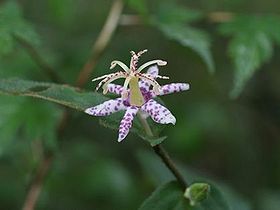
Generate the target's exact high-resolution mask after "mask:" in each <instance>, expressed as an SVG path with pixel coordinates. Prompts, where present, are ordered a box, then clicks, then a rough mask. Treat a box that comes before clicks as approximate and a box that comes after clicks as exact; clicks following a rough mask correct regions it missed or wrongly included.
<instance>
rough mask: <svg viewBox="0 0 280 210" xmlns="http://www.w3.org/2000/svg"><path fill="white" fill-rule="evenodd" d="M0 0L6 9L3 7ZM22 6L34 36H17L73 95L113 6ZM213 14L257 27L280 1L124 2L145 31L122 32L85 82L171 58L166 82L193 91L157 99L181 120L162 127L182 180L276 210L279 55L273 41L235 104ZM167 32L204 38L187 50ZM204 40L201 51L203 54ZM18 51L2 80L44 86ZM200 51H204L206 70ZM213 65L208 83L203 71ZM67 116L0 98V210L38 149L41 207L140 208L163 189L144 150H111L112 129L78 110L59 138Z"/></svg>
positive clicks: (2, 61) (3, 68)
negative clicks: (198, 180)
mask: <svg viewBox="0 0 280 210" xmlns="http://www.w3.org/2000/svg"><path fill="white" fill-rule="evenodd" d="M0 2H1V4H0V7H1V8H2V7H4V6H5V3H6V2H7V1H0ZM17 3H18V5H19V7H20V8H21V10H22V18H23V20H24V21H26V24H27V23H28V27H30V31H28V30H29V28H28V27H27V26H24V27H27V29H26V28H23V31H20V32H18V33H19V34H20V35H22V36H23V37H25V38H26V37H27V39H28V38H29V39H30V40H29V41H30V42H31V43H32V44H33V45H34V46H35V47H36V49H37V50H38V51H39V52H40V54H41V55H42V57H43V58H44V59H45V60H46V62H47V63H49V65H50V66H53V67H54V69H55V70H56V73H57V74H58V75H59V76H60V77H61V78H63V80H64V81H65V83H68V84H71V85H74V84H75V81H76V79H77V75H78V73H79V71H80V69H81V68H82V67H83V65H84V63H85V61H86V60H87V58H88V57H89V55H90V51H91V47H92V45H93V44H94V42H95V40H96V39H97V37H98V34H99V32H100V30H101V29H102V26H103V24H104V22H105V20H106V18H107V15H108V13H109V10H110V7H111V5H112V3H113V1H95V0H76V1H74V0H18V1H17ZM171 8H172V9H171ZM177 10H178V12H177ZM12 11H13V10H11V11H8V12H7V13H8V14H12ZM220 11H223V12H230V14H234V15H238V14H243V15H247V16H257V17H262V15H264V16H266V15H271V14H276V15H277V13H279V11H280V2H278V1H273V0H266V1H263V0H255V1H252V0H247V1H241V0H224V1H218V0H210V1H201V0H198V1H190V0H184V1H183V0H181V1H176V2H175V1H172V0H165V1H159V0H155V1H148V0H147V1H140V0H137V1H133V0H130V1H129V2H125V6H124V10H123V14H125V15H138V16H139V17H140V20H141V22H140V23H136V24H131V25H127V24H119V25H118V27H117V29H116V32H115V33H114V35H113V37H112V39H111V41H110V43H109V44H108V46H107V48H106V49H105V51H104V53H103V54H102V56H101V57H100V59H99V60H98V63H97V65H96V67H95V68H94V70H93V73H92V74H91V78H94V77H97V76H100V75H103V74H106V73H109V72H110V71H111V70H109V66H110V62H111V61H112V60H114V59H117V60H121V61H123V62H125V63H128V62H129V59H130V54H129V51H130V50H135V51H138V50H142V49H146V48H147V49H148V50H149V52H148V53H146V54H145V55H143V57H141V62H145V61H148V60H152V59H156V58H160V59H163V60H167V61H168V65H167V66H166V67H163V68H161V70H162V71H161V74H162V75H168V76H170V81H171V82H188V83H190V84H191V89H190V91H187V92H183V93H179V94H173V95H170V96H165V97H163V98H162V100H163V101H164V103H165V104H166V106H167V107H168V108H169V109H170V110H171V111H172V113H173V114H174V115H175V116H176V118H177V124H176V125H175V126H171V125H168V126H167V127H166V128H165V130H164V131H163V134H162V135H166V136H168V138H167V139H166V140H165V141H164V143H163V144H164V146H165V147H166V149H167V150H168V151H169V153H170V155H171V156H172V158H174V159H175V160H176V162H178V164H179V165H180V166H182V168H183V170H186V176H187V177H188V175H189V176H194V177H196V175H193V174H199V176H202V177H207V178H208V179H211V180H214V181H216V182H218V183H220V184H221V185H226V186H228V187H229V188H230V189H231V191H232V192H234V194H238V196H239V197H241V198H242V202H244V205H248V206H251V209H256V210H278V209H279V208H280V207H279V206H280V189H279V187H280V88H279V84H280V71H279V65H280V50H279V47H278V46H277V41H275V42H276V45H273V44H274V42H271V45H272V46H271V52H270V54H271V55H270V56H269V58H270V59H263V60H262V61H261V62H260V64H259V65H256V66H254V67H253V68H252V69H253V70H254V71H253V72H254V74H253V73H252V74H251V76H248V78H249V77H250V79H248V82H246V84H244V85H241V86H242V92H241V90H240V94H237V95H239V96H238V97H235V99H232V97H230V92H231V91H232V88H233V86H234V84H235V83H234V81H235V79H236V74H235V73H236V70H235V69H236V66H235V65H234V61H233V60H234V59H231V58H232V57H231V56H230V54H228V52H229V45H230V43H231V39H232V36H224V33H222V32H221V30H220V29H219V28H220V27H221V25H222V24H223V23H224V20H223V18H222V19H221V20H218V21H215V20H214V21H213V20H211V14H213V13H215V12H220ZM169 12H172V13H170V14H169ZM0 14H1V13H0ZM188 14H189V16H190V17H188ZM15 16H16V15H15ZM0 17H2V16H1V15H0ZM248 19H249V17H248ZM261 19H262V18H261ZM3 20H4V21H1V20H0V48H2V49H4V47H5V44H6V43H8V42H11V41H9V38H5V39H3V37H2V39H1V36H4V35H3V34H4V33H2V34H1V27H2V26H3V25H4V24H7V25H8V26H7V27H16V26H15V25H16V24H15V25H13V23H14V22H12V23H10V22H6V20H5V19H3ZM184 21H185V22H184ZM225 22H227V21H226V20H225ZM276 22H277V21H276ZM249 23H250V22H249ZM278 23H279V22H277V24H275V23H273V27H274V28H275V30H278V31H279V29H280V24H278ZM161 24H162V25H161ZM164 24H165V25H164ZM168 24H171V25H172V27H173V26H176V27H177V28H184V27H185V26H189V25H191V27H193V28H196V29H198V30H201V31H200V32H199V33H193V34H191V35H190V37H191V38H190V40H191V41H190V42H193V44H192V43H191V44H184V42H183V41H182V42H180V38H175V39H174V37H173V36H175V37H178V36H176V35H174V34H175V33H180V31H174V30H172V27H171V26H170V27H169V26H168ZM225 24H226V23H225ZM1 25H2V26H1ZM166 26H167V27H166ZM176 27H174V28H176ZM226 27H228V26H226ZM232 27H234V26H232ZM247 27H248V28H250V24H246V18H245V28H247ZM166 28H167V29H171V30H170V31H167V30H166ZM236 30H237V31H238V30H239V29H238V27H237V29H236ZM240 30H241V29H240ZM2 31H3V30H2ZM25 32H26V34H24V33H25ZM15 33H16V32H15ZM173 33H174V34H173ZM238 33H239V31H238ZM238 33H237V34H238ZM252 33H253V32H252ZM233 34H234V33H233ZM253 34H254V33H253ZM231 35H232V34H231ZM33 36H34V38H33ZM181 36H184V35H182V34H181ZM200 36H201V38H197V37H200ZM233 36H234V35H233ZM279 36H280V32H279ZM172 37H173V38H172ZM179 37H180V36H179ZM170 38H171V39H170ZM196 38H197V39H196ZM11 39H12V38H11ZM252 39H253V37H252ZM2 40H4V41H2ZM178 40H179V41H178ZM279 40H280V39H279ZM1 41H2V42H1ZM185 41H186V40H185ZM261 41H263V40H261ZM186 42H187V41H186ZM203 42H206V44H205V46H206V47H204V46H202V47H201V46H200V45H203ZM3 43H4V44H3ZM201 43H202V44H201ZM13 45H14V46H13V47H10V48H9V46H8V47H7V49H8V50H7V52H5V51H4V50H2V51H3V53H2V55H1V58H0V77H1V78H11V77H17V78H22V79H29V80H36V81H50V80H49V78H48V77H46V75H45V74H44V73H42V71H40V68H39V67H38V66H37V65H36V63H35V62H34V61H33V60H32V58H31V57H30V56H29V55H28V53H27V52H26V50H25V49H23V47H22V46H21V45H20V44H18V43H17V42H16V41H14V43H13ZM208 45H209V46H210V45H211V47H210V48H208ZM3 46H4V47H3ZM199 46H200V47H201V48H200V47H199ZM245 47H246V46H245ZM197 49H198V50H197ZM207 49H208V50H209V52H207ZM272 49H273V51H272ZM0 51H1V50H0ZM199 52H201V53H199ZM260 52H261V53H262V48H261V49H260ZM205 53H206V56H205ZM207 53H210V54H209V55H210V58H208V59H210V62H209V60H208V65H207V58H206V57H207V56H208V55H207ZM264 53H266V52H264ZM268 54H269V53H268ZM203 55H204V56H203ZM211 55H212V57H213V59H212V60H213V63H215V73H214V74H211V73H209V71H208V70H209V69H210V70H211V65H212V64H211ZM233 57H234V55H233ZM260 60H261V59H260ZM246 62H247V61H245V63H246ZM248 62H250V60H248ZM256 62H258V61H256ZM241 71H242V70H241ZM237 72H238V70H237ZM237 77H238V76H237ZM244 77H245V76H244ZM234 78H235V79H234ZM246 81H247V80H246ZM165 82H166V81H162V82H161V83H162V84H163V83H165ZM95 85H96V84H95V83H92V82H90V81H88V82H87V84H86V87H85V89H87V90H89V91H93V90H94V88H95ZM238 91H239V90H238ZM238 91H237V92H238ZM62 112H63V107H61V106H59V105H55V104H53V103H50V102H46V101H42V100H39V99H32V98H24V97H15V96H4V95H1V96H0V209H7V210H8V209H9V210H10V209H11V210H12V209H21V208H22V206H23V203H24V200H25V198H26V193H27V191H28V187H29V184H30V182H31V180H32V177H33V176H34V175H33V174H34V172H35V171H36V169H37V167H38V166H39V165H40V162H41V160H42V157H43V153H44V148H47V150H52V151H53V152H54V153H55V157H54V160H53V162H52V164H51V167H50V169H49V171H48V173H47V175H46V177H45V181H44V185H43V187H42V191H41V194H40V196H39V200H38V203H37V205H36V209H52V210H56V209H59V210H62V209H65V210H70V209H73V210H74V209H75V210H76V209H77V210H78V209H102V210H103V209H104V210H107V209H108V210H109V209H137V208H138V207H139V206H140V204H141V203H142V202H143V200H144V199H145V198H146V197H147V196H148V195H150V194H151V192H152V191H153V190H154V189H155V188H156V187H157V186H158V185H159V184H160V183H164V182H166V181H167V180H171V179H173V177H172V175H171V174H170V172H168V170H166V169H165V167H164V166H163V165H162V164H161V162H160V160H159V159H158V157H156V156H155V155H154V154H153V151H152V149H151V147H150V146H149V145H148V144H147V143H146V142H144V141H142V140H141V139H140V138H139V137H138V136H137V135H135V134H132V133H131V134H129V136H128V137H127V138H126V139H125V140H124V141H123V142H122V143H118V142H117V131H115V130H110V129H108V128H104V127H102V126H101V125H100V124H99V119H98V118H95V117H90V116H88V115H86V114H83V113H82V112H76V111H72V115H71V117H70V118H69V119H68V124H67V127H66V129H65V130H64V132H63V134H62V135H61V136H60V137H59V138H57V136H56V134H55V129H56V127H57V125H58V120H59V118H60V116H61V115H62ZM190 174H192V175H190ZM240 205H241V204H240ZM239 209H241V207H240V208H239V207H236V208H235V209H233V210H239Z"/></svg>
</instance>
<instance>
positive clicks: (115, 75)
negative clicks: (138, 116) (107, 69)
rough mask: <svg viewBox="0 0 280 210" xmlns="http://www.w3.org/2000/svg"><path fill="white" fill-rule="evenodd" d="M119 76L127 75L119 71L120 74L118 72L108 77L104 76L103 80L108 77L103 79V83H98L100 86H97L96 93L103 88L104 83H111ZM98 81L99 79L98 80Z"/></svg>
mask: <svg viewBox="0 0 280 210" xmlns="http://www.w3.org/2000/svg"><path fill="white" fill-rule="evenodd" d="M119 75H125V73H124V72H122V71H119V72H116V73H112V74H107V75H104V76H102V77H103V78H104V77H106V78H105V79H103V80H101V81H100V82H99V83H98V85H97V87H96V91H97V90H98V89H99V88H100V87H101V86H102V84H103V83H106V82H108V81H110V80H112V79H114V78H116V77H117V76H119ZM124 77H125V76H124ZM96 79H97V78H96Z"/></svg>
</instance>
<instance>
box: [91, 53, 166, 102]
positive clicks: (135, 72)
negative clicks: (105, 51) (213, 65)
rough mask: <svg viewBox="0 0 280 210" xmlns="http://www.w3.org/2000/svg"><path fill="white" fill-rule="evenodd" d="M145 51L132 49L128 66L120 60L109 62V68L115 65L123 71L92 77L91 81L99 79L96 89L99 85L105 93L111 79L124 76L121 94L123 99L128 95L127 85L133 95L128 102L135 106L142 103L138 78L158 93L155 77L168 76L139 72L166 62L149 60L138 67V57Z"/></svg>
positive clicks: (163, 77) (158, 87)
mask: <svg viewBox="0 0 280 210" xmlns="http://www.w3.org/2000/svg"><path fill="white" fill-rule="evenodd" d="M145 52H147V49H146V50H142V51H140V52H138V53H135V52H134V51H131V52H130V53H131V60H130V66H129V67H128V66H127V65H125V64H124V63H123V62H121V61H117V60H114V61H112V62H111V67H110V69H113V68H115V67H116V66H117V65H118V66H119V67H121V68H122V69H123V71H118V72H115V73H112V74H106V75H103V76H101V77H97V78H94V79H93V80H92V81H97V80H101V81H100V82H99V84H98V85H97V86H96V90H98V89H99V88H100V87H102V88H103V94H106V93H107V92H108V88H109V84H110V83H112V82H113V81H115V80H117V79H120V78H125V82H124V85H123V88H122V92H121V96H122V98H123V99H126V98H127V97H128V90H127V87H128V86H129V88H130V93H131V95H133V97H131V98H130V104H132V105H135V106H140V105H142V104H143V103H144V99H143V97H141V96H142V95H141V92H140V89H139V85H138V81H139V79H142V80H145V81H146V82H148V83H149V84H150V85H151V86H152V87H153V91H154V92H155V93H159V90H160V87H161V86H160V85H159V84H158V82H157V81H156V79H157V78H160V79H169V77H166V76H160V75H156V76H152V75H150V74H149V73H148V72H147V73H146V74H145V73H141V71H142V70H144V69H145V68H146V67H148V66H151V65H154V64H157V65H159V66H165V65H166V64H167V62H166V61H163V60H152V61H149V62H147V63H145V64H143V65H141V66H140V67H139V68H138V66H137V65H138V61H139V58H140V56H141V55H142V54H144V53H145Z"/></svg>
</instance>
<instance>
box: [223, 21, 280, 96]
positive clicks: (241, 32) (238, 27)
mask: <svg viewBox="0 0 280 210" xmlns="http://www.w3.org/2000/svg"><path fill="white" fill-rule="evenodd" d="M279 27H280V18H279V17H277V16H264V17H255V16H237V17H236V18H235V19H234V20H233V21H232V22H229V23H223V24H221V26H220V28H219V31H220V32H221V33H222V34H223V35H226V36H233V38H232V39H231V41H230V43H229V56H230V58H231V59H232V62H233V64H234V68H235V72H234V84H233V89H232V91H231V93H230V96H231V97H232V98H236V97H237V96H239V95H240V93H241V92H242V90H243V88H244V86H245V84H246V82H247V81H248V80H249V79H250V78H251V77H252V76H253V75H254V73H255V72H256V71H257V70H258V69H259V68H260V67H261V65H263V64H264V63H265V62H267V61H268V60H269V59H270V58H271V56H272V51H273V42H276V43H278V44H280V30H279Z"/></svg>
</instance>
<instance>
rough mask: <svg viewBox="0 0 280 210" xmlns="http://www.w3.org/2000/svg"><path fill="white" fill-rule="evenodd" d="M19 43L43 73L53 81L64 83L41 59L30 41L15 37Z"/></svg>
mask: <svg viewBox="0 0 280 210" xmlns="http://www.w3.org/2000/svg"><path fill="white" fill-rule="evenodd" d="M14 37H15V39H16V40H17V42H18V43H19V44H20V45H21V46H22V47H23V49H25V50H26V52H27V53H28V54H29V56H30V57H31V58H32V60H33V61H34V62H35V63H36V64H37V65H38V66H39V67H40V68H41V69H42V71H43V72H44V73H45V74H46V75H47V76H48V77H49V78H50V79H51V80H52V81H53V82H57V83H62V79H61V78H60V77H59V76H58V75H57V74H56V73H55V70H54V69H53V68H52V67H51V66H50V65H49V64H48V63H47V62H46V61H45V60H44V59H43V58H42V57H41V55H40V54H39V53H38V51H37V50H36V49H35V48H34V47H33V46H32V44H30V43H29V42H28V41H26V40H24V39H23V38H21V37H19V36H16V35H15V36H14Z"/></svg>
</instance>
